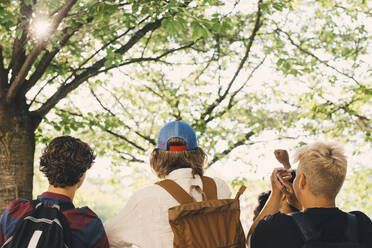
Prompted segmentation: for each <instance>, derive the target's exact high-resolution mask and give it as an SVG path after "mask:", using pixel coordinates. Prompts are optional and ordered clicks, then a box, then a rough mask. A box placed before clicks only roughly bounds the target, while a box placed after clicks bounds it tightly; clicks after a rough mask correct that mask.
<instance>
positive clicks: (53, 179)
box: [40, 136, 96, 188]
mask: <svg viewBox="0 0 372 248" xmlns="http://www.w3.org/2000/svg"><path fill="white" fill-rule="evenodd" d="M95 158H96V155H95V154H94V151H93V150H92V148H90V146H89V145H88V144H87V143H85V142H83V141H81V140H80V139H77V138H73V137H71V136H60V137H57V138H54V139H53V140H52V141H51V142H50V143H49V145H48V146H47V147H46V148H45V150H44V152H43V154H42V156H41V158H40V171H41V172H43V173H44V175H45V176H46V177H47V178H48V181H49V184H51V185H53V186H54V187H60V188H64V187H67V186H73V185H75V184H77V183H78V182H79V180H80V178H81V177H82V176H83V174H84V173H85V172H86V171H87V170H88V169H89V168H90V167H91V166H92V164H93V162H94V159H95Z"/></svg>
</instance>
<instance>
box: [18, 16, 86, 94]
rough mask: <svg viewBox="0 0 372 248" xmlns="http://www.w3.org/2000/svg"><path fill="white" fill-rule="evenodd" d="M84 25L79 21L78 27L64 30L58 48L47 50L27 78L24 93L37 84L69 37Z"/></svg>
mask: <svg viewBox="0 0 372 248" xmlns="http://www.w3.org/2000/svg"><path fill="white" fill-rule="evenodd" d="M82 26H83V24H82V23H79V24H78V26H77V27H75V28H74V29H73V30H72V31H70V32H69V31H68V28H66V29H65V30H63V31H62V33H64V35H63V37H62V39H61V42H60V44H59V46H58V48H56V49H54V50H53V51H52V52H49V51H46V52H45V53H44V55H43V57H42V58H41V60H40V63H39V65H38V67H37V68H36V70H35V71H34V73H33V74H32V75H31V77H30V79H29V80H27V84H25V86H24V87H23V90H22V94H26V93H27V92H28V91H29V90H30V89H31V88H32V87H33V86H34V85H35V84H36V82H37V81H38V80H39V79H40V78H41V77H42V76H43V75H44V73H45V71H46V70H47V68H48V66H49V65H50V63H51V62H52V60H53V59H54V57H55V56H56V55H57V53H59V51H60V50H61V49H62V48H63V47H64V46H65V45H66V44H67V42H68V41H69V39H70V38H71V37H72V36H73V35H74V34H75V33H76V32H77V31H78V30H79V29H80V28H81V27H82Z"/></svg>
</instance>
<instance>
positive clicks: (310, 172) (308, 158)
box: [295, 142, 347, 200]
mask: <svg viewBox="0 0 372 248" xmlns="http://www.w3.org/2000/svg"><path fill="white" fill-rule="evenodd" d="M295 161H298V162H299V163H298V168H297V175H300V174H302V173H303V174H304V175H305V177H306V179H307V182H308V183H309V186H310V190H311V192H312V193H313V194H314V195H315V196H320V195H321V196H323V197H325V198H327V199H331V200H332V199H334V198H335V197H336V195H337V194H338V192H339V191H340V189H341V187H342V184H343V182H344V180H345V176H346V170H347V160H346V157H345V155H344V151H343V149H342V148H341V147H340V146H339V145H337V144H336V143H322V142H318V143H314V144H311V145H308V146H305V147H303V148H301V149H299V150H298V151H297V153H296V155H295Z"/></svg>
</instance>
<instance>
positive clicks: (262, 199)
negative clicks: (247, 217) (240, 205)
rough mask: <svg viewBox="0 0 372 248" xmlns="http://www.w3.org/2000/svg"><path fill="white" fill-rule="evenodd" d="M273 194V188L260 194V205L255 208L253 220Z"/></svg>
mask: <svg viewBox="0 0 372 248" xmlns="http://www.w3.org/2000/svg"><path fill="white" fill-rule="evenodd" d="M270 194H271V190H269V191H265V192H262V193H261V194H259V195H258V199H257V200H258V205H257V207H256V208H255V209H254V210H253V221H254V220H255V219H256V218H257V217H258V215H259V214H260V212H261V210H262V209H263V207H264V206H265V204H266V202H267V200H268V199H269V197H270Z"/></svg>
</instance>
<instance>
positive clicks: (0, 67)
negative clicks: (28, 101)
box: [0, 45, 8, 97]
mask: <svg viewBox="0 0 372 248" xmlns="http://www.w3.org/2000/svg"><path fill="white" fill-rule="evenodd" d="M7 86H8V71H7V70H5V68H4V57H3V47H2V46H1V45H0V97H2V94H3V93H4V91H5V89H6V88H7Z"/></svg>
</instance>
